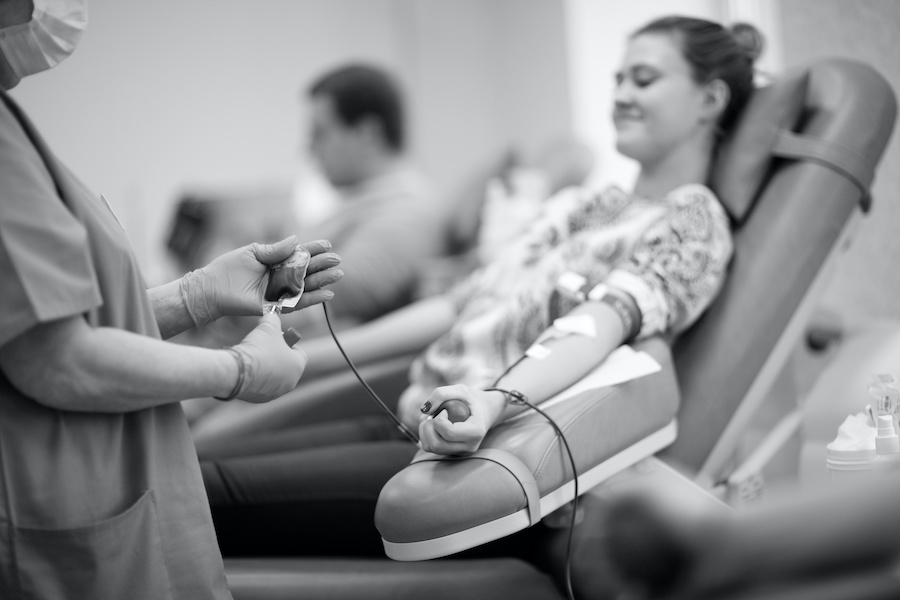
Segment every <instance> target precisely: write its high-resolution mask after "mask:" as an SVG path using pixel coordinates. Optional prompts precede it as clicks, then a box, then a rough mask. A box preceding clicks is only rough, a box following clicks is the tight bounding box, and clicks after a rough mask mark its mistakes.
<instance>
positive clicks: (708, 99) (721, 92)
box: [703, 79, 731, 122]
mask: <svg viewBox="0 0 900 600" xmlns="http://www.w3.org/2000/svg"><path fill="white" fill-rule="evenodd" d="M730 99H731V89H730V88H729V87H728V84H727V83H725V82H724V81H722V80H721V79H713V80H712V81H710V82H709V83H707V84H706V89H705V90H704V97H703V110H704V116H706V117H707V118H708V119H709V120H711V121H713V122H717V121H718V120H719V117H721V116H722V113H723V112H725V107H727V106H728V101H729V100H730Z"/></svg>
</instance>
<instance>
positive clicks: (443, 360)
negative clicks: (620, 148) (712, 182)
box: [410, 185, 733, 388]
mask: <svg viewBox="0 0 900 600" xmlns="http://www.w3.org/2000/svg"><path fill="white" fill-rule="evenodd" d="M732 251H733V248H732V240H731V231H730V227H729V223H728V218H727V216H726V214H725V211H724V209H723V208H722V206H721V204H720V203H719V201H718V199H717V198H716V196H715V195H714V194H713V192H712V191H711V190H709V189H708V188H707V187H705V186H703V185H685V186H682V187H680V188H677V189H675V190H673V191H672V192H670V193H669V194H668V195H667V196H666V197H665V198H662V199H652V200H651V199H645V198H639V197H636V196H632V195H630V194H627V193H625V192H624V191H622V190H621V189H620V188H618V187H615V186H611V187H608V188H606V189H605V190H603V191H602V192H599V193H598V192H596V191H591V190H587V189H582V188H570V189H567V190H564V191H563V192H560V193H559V194H557V195H556V196H554V197H553V198H551V199H550V200H548V201H547V203H546V204H545V205H544V207H543V210H542V212H541V214H540V215H539V216H538V218H537V219H536V220H535V222H533V223H532V224H531V226H530V227H529V228H528V229H527V230H526V231H525V232H523V234H521V235H520V236H518V237H517V238H515V239H514V241H513V242H511V243H510V244H508V245H507V246H506V247H505V248H504V249H503V250H502V252H501V253H500V254H498V255H497V256H496V257H495V258H494V260H493V261H492V262H490V263H489V264H487V265H485V266H484V267H482V268H481V269H479V270H477V271H475V272H474V273H472V274H471V275H470V276H469V277H468V278H466V279H465V280H463V281H462V282H460V283H459V284H457V285H456V286H455V287H454V288H453V289H452V290H451V291H450V292H449V294H450V297H451V299H452V300H453V302H454V303H455V306H456V308H457V312H458V318H457V319H456V322H455V324H454V326H453V327H452V329H451V330H450V331H449V332H448V333H446V334H445V335H443V336H442V337H441V338H440V339H438V340H437V341H435V342H434V343H433V344H432V345H431V346H430V347H429V348H428V349H427V350H426V351H425V353H423V355H421V356H420V357H419V358H418V359H417V360H416V361H415V362H414V364H413V366H412V370H411V373H410V380H411V383H412V384H413V385H416V386H422V387H423V388H433V387H438V386H441V385H448V384H455V383H463V384H467V385H470V386H473V387H484V386H485V385H489V384H490V383H492V382H493V381H494V379H496V377H498V376H499V375H500V374H501V373H502V372H503V371H504V369H505V368H506V367H508V366H509V365H510V364H512V363H513V362H514V361H515V360H517V359H518V358H519V357H520V356H521V355H522V354H523V353H524V352H525V350H527V349H528V347H529V346H531V345H532V343H534V342H535V340H537V338H538V336H539V335H540V334H541V333H542V332H543V331H544V330H545V329H547V328H548V327H549V326H550V325H551V323H552V317H551V312H552V311H551V306H550V303H551V299H552V298H553V296H554V292H555V290H556V288H557V281H558V279H559V277H560V275H562V274H563V273H567V272H574V273H577V274H579V275H581V276H583V277H584V278H586V279H587V281H588V286H589V287H593V286H594V285H597V284H599V283H601V282H602V283H605V284H606V285H608V286H610V287H615V288H618V289H621V290H623V291H626V292H628V293H629V294H631V296H632V297H634V299H635V301H636V303H637V305H638V308H639V309H640V311H641V319H642V321H641V322H642V325H641V330H640V333H639V334H638V338H644V337H648V336H653V335H658V334H664V335H677V334H678V333H680V332H681V331H684V330H685V329H686V328H687V327H689V326H690V325H691V324H692V323H693V322H694V321H695V320H696V319H697V318H698V317H699V316H700V314H701V313H702V312H703V311H704V310H705V309H706V307H707V306H709V304H710V303H711V301H712V300H713V299H714V298H715V296H716V294H717V293H718V292H719V290H720V289H721V287H722V282H723V280H724V278H725V275H726V271H727V267H728V262H729V260H730V259H731V255H732Z"/></svg>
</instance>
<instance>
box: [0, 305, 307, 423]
mask: <svg viewBox="0 0 900 600" xmlns="http://www.w3.org/2000/svg"><path fill="white" fill-rule="evenodd" d="M251 336H253V337H252V338H251ZM238 348H240V349H241V350H242V356H243V357H244V358H243V360H245V361H247V362H246V363H245V373H244V376H245V378H244V381H243V384H241V379H240V377H239V370H240V369H239V363H238V360H235V358H236V357H237V358H238V359H239V360H242V359H241V357H240V356H237V355H235V356H233V355H232V354H233V353H232V352H229V351H226V350H209V349H205V348H195V347H192V346H184V345H180V344H171V343H168V342H164V341H161V340H157V339H154V338H150V337H146V336H142V335H137V334H134V333H131V332H128V331H123V330H121V329H114V328H109V327H98V328H94V327H91V326H90V325H88V323H87V322H86V321H85V320H84V318H82V317H81V316H73V317H67V318H64V319H59V320H56V321H49V322H46V323H40V324H38V325H35V326H34V327H32V328H31V329H29V330H28V331H26V332H25V333H23V334H21V335H19V336H17V337H15V338H13V339H12V340H10V341H9V342H7V343H6V344H4V345H3V346H2V347H0V370H2V371H3V373H4V375H5V376H6V377H7V379H8V380H9V381H10V383H12V385H14V386H15V387H16V388H17V389H18V390H19V391H20V392H22V393H23V394H24V395H26V396H28V397H30V398H32V399H34V400H35V401H36V402H38V403H40V404H43V405H45V406H48V407H50V408H55V409H59V410H70V411H77V412H106V413H119V412H129V411H134V410H140V409H143V408H148V407H152V406H159V405H162V404H169V403H172V402H177V401H179V400H184V399H186V398H194V397H198V396H220V397H222V396H229V395H230V394H231V392H232V390H235V389H236V387H240V389H241V390H242V391H244V392H246V395H244V394H242V395H241V396H240V397H242V398H244V397H246V398H248V399H253V400H262V399H263V396H268V397H267V398H265V399H271V398H274V397H277V396H278V395H281V394H283V393H285V392H287V391H288V390H290V389H291V388H293V387H294V386H295V385H296V384H297V381H298V380H299V378H300V375H301V374H302V372H303V366H304V364H305V360H306V359H305V357H304V356H303V353H302V352H301V351H299V350H291V349H289V348H288V347H287V346H286V345H285V343H284V341H283V340H282V339H281V328H280V326H279V323H278V318H277V317H276V316H274V315H270V316H268V317H265V318H263V319H261V322H260V325H259V326H257V328H256V329H255V330H254V331H253V332H252V333H251V334H250V335H248V336H247V338H245V340H244V341H243V342H242V343H241V344H239V346H238ZM247 366H249V367H250V368H249V369H248V368H246V367H247Z"/></svg>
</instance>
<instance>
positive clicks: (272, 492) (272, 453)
mask: <svg viewBox="0 0 900 600" xmlns="http://www.w3.org/2000/svg"><path fill="white" fill-rule="evenodd" d="M246 449H247V450H248V451H250V452H252V453H251V455H249V456H234V455H232V454H234V453H233V452H228V453H227V454H230V455H229V456H224V457H207V458H206V459H205V460H201V463H200V466H201V470H202V472H203V479H204V482H205V484H206V489H207V494H208V495H209V501H210V507H211V509H212V515H213V522H214V524H215V527H216V532H217V535H218V538H219V546H220V548H221V550H222V553H223V555H225V556H302V555H318V556H325V555H332V556H333V555H357V556H359V555H370V556H384V551H383V549H382V544H381V536H380V535H379V534H378V531H377V530H376V529H375V525H374V520H373V516H374V512H375V503H376V501H377V500H378V494H379V493H380V492H381V488H382V487H383V486H384V484H385V483H386V482H387V480H388V479H390V478H391V477H392V476H393V475H394V474H395V473H396V472H398V471H399V470H400V469H402V468H403V467H405V466H406V465H408V464H409V461H410V460H411V459H412V456H413V454H415V451H416V449H417V448H416V446H414V445H413V444H411V443H409V442H408V441H406V439H405V438H403V437H402V436H401V435H400V434H399V432H398V431H397V430H396V428H395V427H394V426H393V425H392V424H391V423H389V422H388V421H387V420H386V419H384V418H383V417H375V418H360V419H353V420H350V421H340V422H333V423H323V424H318V425H308V426H304V427H299V428H296V429H292V430H290V431H289V432H278V433H277V435H274V436H271V437H270V438H269V439H268V440H253V441H251V442H249V443H248V447H247V448H246Z"/></svg>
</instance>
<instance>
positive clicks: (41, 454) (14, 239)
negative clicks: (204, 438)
mask: <svg viewBox="0 0 900 600" xmlns="http://www.w3.org/2000/svg"><path fill="white" fill-rule="evenodd" d="M0 289H2V292H0V345H2V344H5V343H6V342H8V341H9V340H11V339H12V338H14V337H15V336H17V335H19V334H22V333H24V332H27V330H28V329H29V328H30V327H32V326H34V325H35V324H37V323H43V322H47V321H51V320H54V319H58V318H61V317H68V316H72V315H82V316H83V317H84V318H85V319H86V320H87V321H88V323H89V324H90V325H92V326H95V327H115V328H119V329H124V330H127V331H131V332H134V333H137V334H140V335H146V336H150V337H154V338H159V330H158V327H157V324H156V319H155V317H154V314H153V310H152V307H151V306H150V301H149V299H148V297H147V294H146V286H145V284H144V281H143V278H142V276H141V273H140V271H139V269H138V266H137V264H136V261H135V259H134V257H133V255H132V252H131V249H130V247H129V244H128V240H127V237H126V235H125V232H124V231H123V230H122V227H121V225H120V224H119V222H118V220H117V219H116V218H115V215H114V214H113V213H112V211H111V210H110V208H109V206H108V204H107V203H106V202H105V200H104V199H103V198H102V197H101V196H99V195H97V194H94V193H92V192H91V191H90V190H89V189H88V188H87V187H85V186H84V185H83V184H82V183H81V182H80V181H78V180H77V179H76V178H75V177H74V176H73V175H72V173H71V172H70V171H68V170H67V169H66V168H65V167H64V166H63V165H62V164H61V163H60V162H59V161H58V160H57V159H56V158H55V157H54V156H53V155H52V154H51V153H50V152H49V151H48V149H47V148H46V146H45V145H44V143H43V142H42V140H41V139H40V137H39V136H38V134H37V132H36V131H35V130H34V128H33V126H32V125H31V124H30V123H29V122H28V120H27V119H26V118H25V116H24V115H23V114H22V113H21V111H20V110H19V108H18V107H17V106H16V105H15V104H14V103H13V102H12V100H11V99H10V98H9V97H8V96H7V95H6V94H3V93H2V92H0ZM26 335H27V334H26ZM0 598H10V599H12V598H17V599H25V598H29V599H30V598H42V599H45V598H53V599H69V598H71V599H76V598H77V599H79V600H85V599H97V600H101V599H119V598H128V599H129V600H142V599H145V598H146V599H149V598H153V599H161V598H166V599H167V598H185V599H187V598H190V599H191V600H195V599H200V598H231V595H230V593H229V592H228V589H227V585H226V581H225V575H224V568H223V565H222V558H221V554H220V552H219V548H218V545H217V542H216V537H215V532H214V530H213V525H212V519H211V517H210V512H209V504H208V501H207V497H206V492H205V490H204V487H203V483H202V480H201V476H200V469H199V465H198V461H197V455H196V451H195V449H194V446H193V443H192V440H191V437H190V433H189V431H188V428H187V424H186V421H185V419H184V415H183V413H182V411H181V406H180V405H179V404H178V403H174V404H170V405H165V406H161V407H158V408H151V409H145V410H138V411H134V412H129V413H124V414H112V413H80V412H68V411H62V410H55V409H52V408H48V407H46V406H43V405H41V404H40V403H38V402H36V401H35V400H33V399H31V398H28V397H26V396H24V395H22V394H21V393H19V392H18V391H17V390H16V389H15V388H14V387H13V386H12V385H11V384H10V382H9V381H8V380H7V379H6V377H5V376H4V375H3V374H2V373H0Z"/></svg>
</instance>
